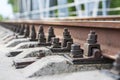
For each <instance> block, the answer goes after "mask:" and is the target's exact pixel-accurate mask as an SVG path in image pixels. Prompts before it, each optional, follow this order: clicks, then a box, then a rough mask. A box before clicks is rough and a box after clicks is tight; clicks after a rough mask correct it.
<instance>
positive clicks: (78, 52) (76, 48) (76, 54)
mask: <svg viewBox="0 0 120 80" xmlns="http://www.w3.org/2000/svg"><path fill="white" fill-rule="evenodd" d="M71 53H72V57H73V58H81V57H83V49H81V48H80V45H78V44H72V45H71Z"/></svg>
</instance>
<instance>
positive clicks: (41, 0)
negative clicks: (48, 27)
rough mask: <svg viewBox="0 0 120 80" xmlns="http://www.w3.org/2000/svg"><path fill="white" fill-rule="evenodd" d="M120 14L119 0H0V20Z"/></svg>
mask: <svg viewBox="0 0 120 80" xmlns="http://www.w3.org/2000/svg"><path fill="white" fill-rule="evenodd" d="M115 15H120V0H0V20H7V19H46V18H66V17H79V18H84V17H97V16H115Z"/></svg>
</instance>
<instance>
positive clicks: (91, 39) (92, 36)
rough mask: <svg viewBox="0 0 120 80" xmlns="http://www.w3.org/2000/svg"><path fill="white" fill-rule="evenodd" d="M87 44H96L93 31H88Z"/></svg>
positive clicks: (95, 35) (95, 36)
mask: <svg viewBox="0 0 120 80" xmlns="http://www.w3.org/2000/svg"><path fill="white" fill-rule="evenodd" d="M87 42H88V43H89V44H96V43H97V34H96V33H95V31H90V33H89V34H88V39H87Z"/></svg>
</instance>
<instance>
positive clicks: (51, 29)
mask: <svg viewBox="0 0 120 80" xmlns="http://www.w3.org/2000/svg"><path fill="white" fill-rule="evenodd" d="M53 37H55V34H54V29H53V27H51V26H50V27H49V29H48V40H47V41H48V42H51V39H52V38H53Z"/></svg>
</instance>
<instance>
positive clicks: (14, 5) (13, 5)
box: [8, 0, 18, 12]
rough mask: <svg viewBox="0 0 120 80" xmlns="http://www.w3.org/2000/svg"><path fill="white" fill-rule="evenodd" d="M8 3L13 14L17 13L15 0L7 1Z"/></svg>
mask: <svg viewBox="0 0 120 80" xmlns="http://www.w3.org/2000/svg"><path fill="white" fill-rule="evenodd" d="M8 3H9V4H11V5H12V7H13V12H18V6H17V0H8Z"/></svg>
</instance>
